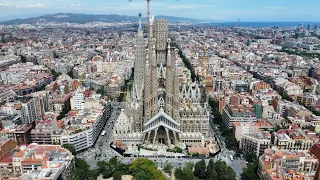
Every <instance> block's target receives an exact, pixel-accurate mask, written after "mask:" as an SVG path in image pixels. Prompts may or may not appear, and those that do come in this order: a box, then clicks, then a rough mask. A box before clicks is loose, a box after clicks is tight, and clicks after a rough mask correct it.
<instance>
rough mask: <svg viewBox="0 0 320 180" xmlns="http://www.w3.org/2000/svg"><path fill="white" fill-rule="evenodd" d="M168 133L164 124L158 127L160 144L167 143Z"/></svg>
mask: <svg viewBox="0 0 320 180" xmlns="http://www.w3.org/2000/svg"><path fill="white" fill-rule="evenodd" d="M167 139H168V138H167V134H166V130H165V128H164V127H163V126H160V127H159V129H158V134H157V140H158V143H159V144H166V143H167V141H168V140H167Z"/></svg>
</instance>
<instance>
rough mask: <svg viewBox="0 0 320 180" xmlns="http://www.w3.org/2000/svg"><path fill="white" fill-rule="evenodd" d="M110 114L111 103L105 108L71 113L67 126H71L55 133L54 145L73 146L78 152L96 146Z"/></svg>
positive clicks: (98, 107)
mask: <svg viewBox="0 0 320 180" xmlns="http://www.w3.org/2000/svg"><path fill="white" fill-rule="evenodd" d="M110 114H111V105H110V103H109V104H107V105H105V106H102V105H100V106H96V107H92V108H88V109H84V110H78V111H70V112H69V113H68V116H67V118H66V121H67V122H66V124H71V125H67V126H66V127H65V128H64V129H62V130H60V131H55V132H54V133H53V136H52V141H53V143H59V142H60V143H61V144H72V145H74V147H75V149H76V151H83V150H86V149H88V148H90V147H92V146H93V145H94V144H95V142H96V141H97V139H98V137H99V135H100V133H101V131H102V129H103V127H104V126H105V123H106V121H107V119H108V118H109V116H110Z"/></svg>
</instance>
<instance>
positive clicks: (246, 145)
mask: <svg viewBox="0 0 320 180" xmlns="http://www.w3.org/2000/svg"><path fill="white" fill-rule="evenodd" d="M270 141H271V134H270V133H269V132H268V131H263V132H260V133H257V134H245V135H242V136H241V141H240V149H242V150H243V151H244V152H245V153H252V154H255V155H256V156H257V157H259V156H260V155H261V154H263V153H264V150H266V149H268V148H269V147H270Z"/></svg>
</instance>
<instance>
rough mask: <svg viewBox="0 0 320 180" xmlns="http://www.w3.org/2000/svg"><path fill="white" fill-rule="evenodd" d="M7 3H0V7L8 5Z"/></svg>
mask: <svg viewBox="0 0 320 180" xmlns="http://www.w3.org/2000/svg"><path fill="white" fill-rule="evenodd" d="M9 6H10V5H9V4H4V3H0V7H9Z"/></svg>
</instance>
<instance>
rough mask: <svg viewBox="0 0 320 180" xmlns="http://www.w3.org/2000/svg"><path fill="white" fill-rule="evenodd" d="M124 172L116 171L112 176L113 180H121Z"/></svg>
mask: <svg viewBox="0 0 320 180" xmlns="http://www.w3.org/2000/svg"><path fill="white" fill-rule="evenodd" d="M122 173H123V172H122V171H115V172H114V173H113V175H112V178H113V180H121V177H122V175H123V174H122Z"/></svg>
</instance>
